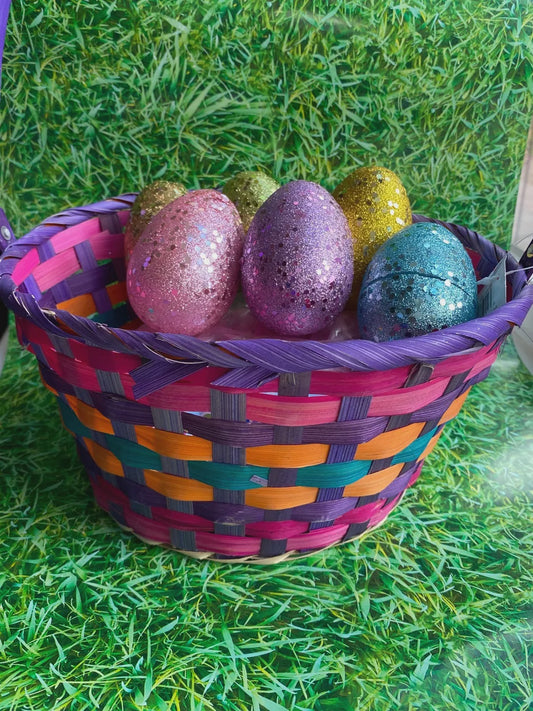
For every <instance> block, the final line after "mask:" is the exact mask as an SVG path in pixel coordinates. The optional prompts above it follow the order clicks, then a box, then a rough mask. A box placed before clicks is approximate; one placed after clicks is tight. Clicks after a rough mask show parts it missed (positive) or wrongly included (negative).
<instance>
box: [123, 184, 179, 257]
mask: <svg viewBox="0 0 533 711" xmlns="http://www.w3.org/2000/svg"><path fill="white" fill-rule="evenodd" d="M186 192H187V188H186V187H185V186H184V185H182V184H181V183H172V182H170V181H168V180H155V181H154V182H153V183H150V184H149V185H147V186H146V187H144V188H143V189H142V190H141V192H140V193H139V194H138V195H137V197H136V199H135V202H134V203H133V206H132V208H131V213H130V219H129V221H128V223H127V225H126V229H125V230H124V259H125V261H126V262H128V261H129V258H130V257H131V253H132V251H133V248H134V247H135V245H136V244H137V242H138V241H139V237H140V236H141V234H142V232H143V230H144V228H145V227H146V226H147V225H148V223H149V222H150V220H151V219H152V217H154V216H155V215H157V213H158V212H159V211H160V210H162V209H163V208H164V207H165V205H168V204H169V203H170V202H172V201H173V200H176V198H179V197H180V196H181V195H185V193H186Z"/></svg>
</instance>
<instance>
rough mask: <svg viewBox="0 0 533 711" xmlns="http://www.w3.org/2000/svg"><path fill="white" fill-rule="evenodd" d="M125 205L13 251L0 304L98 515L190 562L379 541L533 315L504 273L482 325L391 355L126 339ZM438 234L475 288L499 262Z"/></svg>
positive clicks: (391, 349)
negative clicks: (70, 441)
mask: <svg viewBox="0 0 533 711" xmlns="http://www.w3.org/2000/svg"><path fill="white" fill-rule="evenodd" d="M134 198H135V195H134V194H129V195H123V196H121V197H120V198H116V199H113V200H107V201H103V202H101V203H96V204H94V205H90V206H87V207H85V208H76V209H72V210H68V211H66V212H64V213H60V214H59V215H55V216H53V217H52V218H49V220H47V221H46V222H45V223H43V224H42V225H40V226H39V227H38V228H36V229H34V230H32V232H30V233H29V234H28V235H26V237H24V238H23V239H21V240H19V241H18V242H16V243H13V244H11V245H10V246H9V247H8V249H7V250H6V252H5V253H4V256H3V258H2V261H1V262H0V295H1V296H2V297H3V299H4V300H5V301H6V303H7V304H8V305H9V307H10V308H11V309H12V310H13V311H15V314H16V324H17V334H18V337H19V340H20V342H21V343H22V344H23V345H24V346H25V347H27V348H29V349H30V350H31V351H32V352H33V353H34V354H35V356H36V358H37V359H38V362H39V367H40V372H41V376H42V380H43V382H44V384H45V386H46V387H47V388H49V389H50V390H51V391H52V392H53V393H54V394H55V395H56V396H57V399H58V403H59V408H60V412H61V417H62V420H63V423H64V425H65V427H66V428H67V429H68V430H69V431H70V432H71V433H72V435H73V437H74V438H75V440H76V443H77V447H78V452H79V456H80V459H81V461H82V462H83V465H84V467H85V469H86V471H87V473H88V475H89V479H90V482H91V484H92V487H93V490H94V494H95V497H96V501H97V502H98V504H99V505H100V506H101V507H102V508H103V509H105V510H106V511H108V512H109V513H110V514H111V516H113V517H114V518H115V519H116V520H117V522H118V523H119V524H120V525H121V526H123V527H126V528H128V529H130V530H132V531H133V532H134V533H135V534H136V535H138V536H139V537H141V538H143V539H144V540H148V541H151V542H156V543H160V544H166V545H170V546H172V547H174V548H176V549H178V550H180V551H183V552H186V553H187V554H189V555H192V556H195V557H214V558H217V559H228V560H249V561H252V562H271V561H277V560H281V559H283V558H286V557H290V556H295V555H299V554H304V553H307V552H310V551H313V550H317V549H322V548H325V547H327V546H330V545H334V544H337V543H339V542H342V541H347V540H350V539H352V538H355V537H357V536H359V535H361V534H362V533H364V532H366V531H368V530H370V529H372V528H374V527H375V526H377V525H378V524H380V523H381V522H382V521H383V520H384V519H385V518H386V517H387V516H388V514H389V513H390V511H391V510H392V509H393V508H394V507H395V506H396V505H397V504H398V502H399V501H400V499H401V498H402V495H403V493H404V492H405V490H406V489H407V487H409V486H410V485H411V484H413V483H414V481H415V480H416V478H417V477H418V475H419V473H420V470H421V467H422V464H423V462H424V460H425V458H426V456H427V455H428V453H429V452H430V451H431V450H432V448H433V447H434V445H435V443H436V442H437V440H438V438H439V436H440V434H441V432H442V429H443V427H444V425H445V423H446V422H448V421H449V420H451V419H452V418H453V417H455V415H456V414H457V413H458V412H459V410H460V408H461V406H462V404H463V402H464V400H465V399H466V397H467V395H468V392H469V390H470V388H471V387H472V386H473V385H474V384H475V383H477V382H480V381H481V380H483V379H484V378H485V377H486V376H487V375H488V372H489V369H490V366H491V364H492V363H493V362H494V360H495V358H496V356H497V353H498V350H499V347H500V346H501V344H502V342H503V340H504V339H505V337H506V336H507V335H508V333H509V332H510V330H511V327H512V324H515V323H521V321H522V320H523V318H524V317H525V315H526V313H527V311H528V309H529V307H530V306H531V303H532V302H533V297H532V288H531V287H528V286H525V281H526V280H525V275H524V273H523V272H521V271H517V272H515V273H512V274H509V277H508V292H509V299H510V300H509V301H508V303H507V304H506V305H505V306H503V307H500V309H497V310H496V311H495V312H493V313H492V314H489V315H488V316H485V317H483V318H479V319H475V320H474V321H471V322H468V323H466V324H461V325H460V326H457V327H453V328H449V329H445V330H444V331H440V332H437V333H433V334H428V335H426V336H421V337H418V338H412V339H405V340H403V341H396V342H391V343H380V344H373V343H370V342H368V341H344V342H338V343H325V342H318V341H303V340H302V341H295V342H290V341H283V340H268V339H266V340H242V341H225V342H220V343H217V344H214V343H206V342H203V341H201V340H200V339H197V338H193V337H187V336H180V335H176V334H174V335H173V334H153V333H146V332H144V331H138V330H135V328H136V326H138V325H139V324H138V322H137V321H136V319H135V315H134V314H133V313H132V311H131V308H130V307H129V304H128V303H127V294H126V288H125V283H124V281H125V269H124V260H123V235H122V231H123V228H124V225H125V224H126V222H127V220H128V216H129V208H130V206H131V204H132V202H133V200H134ZM415 219H416V220H425V219H427V218H423V217H421V216H415ZM434 222H437V221H436V220H434ZM440 224H444V225H445V226H447V227H448V228H449V229H451V230H452V231H453V232H454V233H455V234H456V235H457V236H458V237H459V238H460V239H461V240H462V241H463V244H464V245H465V247H466V248H467V249H468V250H469V253H470V255H471V257H472V261H473V263H474V266H475V267H476V272H477V275H478V278H480V277H484V276H487V275H488V274H489V273H490V271H491V270H492V268H493V267H494V266H495V265H496V264H497V262H498V261H499V260H500V259H501V258H502V257H503V256H504V255H505V252H504V251H503V250H501V249H500V248H498V247H497V246H495V245H493V244H492V243H490V242H488V241H487V240H485V239H484V238H482V237H481V236H480V235H478V234H477V233H475V232H472V231H470V230H467V229H466V228H462V227H459V226H456V225H450V224H448V223H440ZM507 260H508V266H507V269H508V271H513V270H515V269H517V268H518V266H517V264H516V262H515V260H514V259H513V258H512V257H511V256H510V255H508V256H507ZM524 287H525V288H524Z"/></svg>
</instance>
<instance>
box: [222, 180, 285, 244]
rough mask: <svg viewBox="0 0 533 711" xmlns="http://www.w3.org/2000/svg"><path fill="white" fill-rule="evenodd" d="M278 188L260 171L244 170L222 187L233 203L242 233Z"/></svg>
mask: <svg viewBox="0 0 533 711" xmlns="http://www.w3.org/2000/svg"><path fill="white" fill-rule="evenodd" d="M278 188H279V183H277V182H276V181H275V180H274V178H271V177H270V176H268V175H266V173H263V172H262V171H260V170H257V171H255V170H246V171H244V172H243V173H237V175H235V176H234V177H233V178H231V180H228V182H227V183H226V184H225V185H224V187H223V188H222V192H223V193H224V195H227V196H228V197H229V199H230V200H231V201H232V202H233V204H234V205H235V207H236V208H237V210H238V211H239V215H240V216H241V220H242V224H243V226H244V231H245V232H246V231H247V230H248V228H249V227H250V223H251V221H252V219H253V217H254V215H255V213H256V212H257V211H258V209H259V208H260V207H261V205H262V204H263V203H264V202H265V200H266V199H267V198H268V197H270V196H271V195H272V193H273V192H275V191H276V190H277V189H278Z"/></svg>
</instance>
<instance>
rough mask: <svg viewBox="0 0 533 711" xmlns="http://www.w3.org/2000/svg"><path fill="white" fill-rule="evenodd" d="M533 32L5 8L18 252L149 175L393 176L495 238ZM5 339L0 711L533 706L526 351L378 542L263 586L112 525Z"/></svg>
mask: <svg viewBox="0 0 533 711" xmlns="http://www.w3.org/2000/svg"><path fill="white" fill-rule="evenodd" d="M532 23H533V10H532V8H531V5H529V4H527V3H525V2H524V3H521V2H518V3H517V2H503V3H502V2H500V3H486V4H483V5H480V4H479V3H477V2H474V1H473V0H466V1H465V2H463V3H461V5H460V7H459V5H458V4H457V3H447V4H443V3H432V2H423V1H422V0H416V1H415V0H413V1H412V2H411V3H410V4H407V3H403V2H400V3H394V4H393V3H390V2H385V3H382V2H377V0H375V2H372V1H369V2H365V3H363V4H359V3H351V2H350V3H338V4H334V5H332V4H331V3H326V2H291V3H289V2H259V1H258V0H250V1H249V2H247V3H246V4H244V3H243V4H238V3H236V2H231V1H230V0H223V1H221V2H217V3H214V2H207V1H206V0H197V1H196V2H194V3H193V2H190V1H189V0H186V1H178V0H165V1H164V2H158V3H152V2H148V1H147V0H140V1H139V2H135V3H130V2H126V1H125V0H122V1H121V0H116V1H115V2H112V3H109V2H103V1H101V0H99V1H96V0H84V2H76V1H74V0H68V1H65V2H61V3H60V2H54V1H52V0H43V1H42V2H35V3H31V4H29V3H27V4H25V5H24V6H23V4H22V3H21V2H15V3H14V5H13V10H12V15H11V21H10V29H9V33H8V36H7V40H6V64H5V72H4V82H3V86H2V94H3V97H4V99H3V100H2V104H1V107H0V122H1V126H2V133H1V136H2V143H1V144H0V159H1V160H0V194H1V195H2V198H3V205H2V206H3V207H4V208H5V209H6V211H7V213H8V216H9V217H10V219H11V221H12V224H13V226H14V228H15V231H16V233H17V234H22V233H23V232H24V231H26V230H27V229H29V228H30V227H31V226H33V225H34V224H35V223H36V222H37V221H39V220H40V219H42V218H44V217H46V216H47V215H49V214H52V213H54V212H57V211H59V210H60V209H61V208H64V207H67V206H69V205H78V204H79V205H81V204H85V203H88V202H93V201H96V200H98V199H100V198H102V197H107V196H109V195H116V194H119V193H121V192H126V191H128V192H129V191H131V190H136V189H138V188H139V187H141V186H142V185H143V184H144V183H145V182H148V181H149V180H151V179H155V178H157V177H162V176H164V177H169V178H171V177H176V178H177V179H179V180H182V181H183V182H185V184H186V185H188V186H189V187H197V186H202V187H210V186H212V185H218V184H220V183H221V182H223V181H224V180H225V179H227V178H229V177H231V175H233V174H234V173H235V172H237V171H239V170H244V169H254V168H258V167H260V168H263V169H265V170H267V171H270V172H271V173H272V174H273V175H274V177H276V178H277V179H278V180H280V181H282V182H286V181H288V180H290V179H294V178H305V179H310V180H316V181H318V182H321V183H322V184H323V185H324V186H325V187H327V188H333V187H334V185H335V184H336V183H337V182H339V181H340V179H342V178H343V177H344V176H345V175H346V174H347V173H348V172H349V171H350V170H351V169H352V168H353V167H356V166H358V165H362V164H366V163H382V164H384V165H386V166H388V167H390V168H392V169H393V170H396V171H397V172H398V174H399V175H400V176H401V178H402V180H403V181H404V184H405V185H406V188H407V189H408V192H409V194H410V196H411V199H412V203H413V208H414V209H415V210H416V211H418V212H423V213H425V214H428V215H431V216H435V217H440V218H443V219H450V220H453V221H455V222H459V223H462V224H466V225H468V226H470V227H472V228H474V229H477V230H479V231H480V232H482V233H483V234H485V235H486V236H488V237H490V238H491V239H493V240H494V241H497V242H499V243H500V244H502V245H504V246H507V245H508V242H509V235H510V229H511V225H512V219H513V212H514V202H515V200H516V192H517V185H518V176H519V171H520V165H521V160H522V156H523V151H524V147H525V140H526V134H527V128H528V123H529V118H530V115H531V110H532V98H531V88H532V84H531V81H532V78H531V68H530V60H531V57H532V44H531V26H532ZM5 97H9V98H8V99H6V98H5ZM13 335H14V334H13V333H12V338H11V344H10V350H9V355H8V361H7V364H6V368H5V371H4V373H3V375H2V378H1V380H0V398H1V403H2V409H1V410H0V424H1V427H0V474H1V476H2V482H3V484H4V486H3V487H2V489H1V493H0V498H1V505H0V531H1V537H0V546H1V547H0V551H1V560H2V564H1V566H0V589H1V600H0V709H10V710H13V711H27V710H38V711H59V710H60V709H73V710H75V711H77V710H78V709H80V710H82V709H91V710H93V709H98V710H101V711H111V710H113V711H115V710H118V709H125V710H127V711H132V710H133V709H148V710H149V711H152V710H154V711H159V710H163V709H165V710H166V709H168V710H169V711H178V710H179V711H193V710H194V711H200V710H202V711H203V710H204V709H205V710H206V711H210V710H214V711H219V710H221V709H223V710H225V709H229V710H231V711H237V710H239V711H241V710H246V711H249V710H250V709H253V711H282V710H283V711H286V710H292V709H295V710H299V709H316V711H352V710H354V709H362V710H363V711H381V710H382V709H383V710H385V709H401V710H403V709H418V708H427V707H428V706H430V707H431V708H433V709H436V710H439V709H450V708H453V709H458V710H459V711H462V710H463V709H474V708H475V709H494V711H500V710H504V711H515V710H521V711H526V709H529V708H531V706H532V705H533V689H532V682H531V678H532V664H531V646H532V644H531V642H532V638H533V599H532V591H533V586H532V575H533V574H532V571H531V554H532V548H533V546H532V535H533V534H532V530H533V528H532V523H533V520H532V519H533V514H532V507H531V504H532V497H531V481H532V475H533V471H532V470H533V467H532V465H531V455H532V454H533V442H532V435H531V433H532V432H533V426H532V425H533V423H532V419H533V388H532V386H531V376H529V374H528V373H527V372H526V371H525V369H524V368H523V366H521V365H520V364H519V363H518V361H517V358H516V354H515V352H514V349H513V347H512V345H511V344H508V345H507V346H506V347H505V350H504V352H503V354H502V356H500V358H499V359H498V361H497V362H496V364H495V366H494V368H493V371H492V373H491V375H490V377H489V379H488V380H486V381H484V382H483V383H481V384H479V385H477V386H476V387H475V388H474V389H473V391H472V393H471V395H470V396H469V398H468V400H467V402H466V404H465V406H464V408H463V410H462V412H461V413H460V415H459V416H458V418H457V419H456V420H454V421H453V422H452V423H450V424H448V425H447V426H446V428H445V430H444V434H443V436H442V437H441V440H440V441H439V444H438V446H437V448H436V450H435V451H434V452H433V453H432V454H431V455H430V457H429V458H428V462H427V464H426V466H425V468H424V470H423V473H422V476H421V478H420V479H419V480H418V482H417V483H416V485H415V486H414V487H413V488H412V489H410V490H409V492H408V494H407V495H406V497H405V499H404V501H403V502H402V503H401V504H400V506H399V507H398V508H397V509H396V510H395V511H394V512H393V514H392V515H391V516H390V518H389V519H388V521H387V522H386V523H385V524H384V525H383V526H382V527H381V528H380V529H379V530H377V531H375V532H373V533H371V534H370V535H369V536H367V537H365V538H364V539H362V540H361V541H357V542H354V543H349V544H346V545H343V546H340V547H338V548H335V549H331V550H328V551H324V552H322V553H318V554H316V555H314V556H311V557H310V558H307V559H305V560H302V561H295V562H289V563H283V564H280V565H278V566H276V567H274V568H270V567H269V568H264V569H263V568H259V567H251V566H246V565H240V564H239V565H217V564H215V563H198V562H196V561H193V560H190V559H187V558H184V557H181V556H179V555H178V554H176V553H173V552H172V551H168V550H164V549H160V548H149V547H147V546H146V545H144V544H142V543H140V542H139V541H137V540H136V539H135V538H133V537H132V536H130V535H128V534H126V533H124V532H122V531H121V530H119V529H118V528H117V526H116V525H115V524H114V523H113V522H112V521H111V520H110V519H109V518H108V517H107V515H105V514H104V513H102V512H100V511H99V510H98V509H97V508H96V507H95V505H94V503H93V501H92V495H91V492H90V487H89V485H88V483H87V481H86V478H85V475H84V473H83V471H82V469H81V466H80V464H79V463H78V460H77V458H76V455H75V448H74V444H73V442H72V440H71V438H70V436H69V435H68V434H67V433H66V432H65V431H64V430H63V429H62V428H61V425H60V419H59V414H58V410H57V406H56V404H55V402H54V399H53V397H52V396H51V394H50V393H49V392H48V391H46V390H45V389H44V388H43V387H42V385H41V384H40V382H39V376H38V371H37V366H36V363H35V359H34V358H33V356H31V355H30V354H28V353H24V352H20V350H19V347H18V345H17V344H16V342H15V339H14V337H13Z"/></svg>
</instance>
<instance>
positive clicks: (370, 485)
mask: <svg viewBox="0 0 533 711" xmlns="http://www.w3.org/2000/svg"><path fill="white" fill-rule="evenodd" d="M403 466H404V465H403V464H394V465H393V466H392V467H387V468H386V469H382V470H381V471H380V472H374V473H373V474H367V475H366V476H364V477H363V478H362V479H359V481H354V482H353V484H348V485H347V486H345V487H344V496H371V495H372V494H379V492H380V491H383V489H385V487H387V486H388V485H389V484H391V483H392V482H393V481H394V480H395V479H396V477H397V476H398V475H399V474H400V472H401V471H402V469H403Z"/></svg>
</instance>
